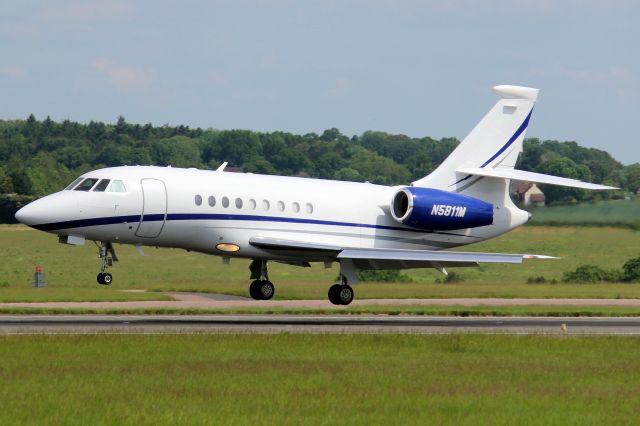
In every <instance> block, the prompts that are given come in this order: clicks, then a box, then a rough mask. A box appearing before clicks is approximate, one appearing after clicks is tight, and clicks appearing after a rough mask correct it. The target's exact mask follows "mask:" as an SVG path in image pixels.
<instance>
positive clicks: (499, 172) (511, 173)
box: [456, 167, 618, 190]
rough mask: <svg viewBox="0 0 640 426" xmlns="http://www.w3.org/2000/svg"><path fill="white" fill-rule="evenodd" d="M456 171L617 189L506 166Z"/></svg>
mask: <svg viewBox="0 0 640 426" xmlns="http://www.w3.org/2000/svg"><path fill="white" fill-rule="evenodd" d="M456 172H457V173H461V174H466V175H474V176H485V177H492V178H500V179H511V180H518V181H523V182H533V183H541V184H546V185H558V186H568V187H571V188H581V189H594V190H605V189H618V188H615V187H613V186H606V185H598V184H595V183H589V182H583V181H581V180H577V179H569V178H563V177H558V176H551V175H545V174H542V173H534V172H527V171H524V170H516V169H507V168H504V169H501V168H480V167H468V168H462V169H456Z"/></svg>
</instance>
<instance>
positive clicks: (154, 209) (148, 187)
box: [136, 179, 167, 238]
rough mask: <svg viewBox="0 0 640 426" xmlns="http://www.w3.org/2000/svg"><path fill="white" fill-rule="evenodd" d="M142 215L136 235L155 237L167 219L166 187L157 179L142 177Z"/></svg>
mask: <svg viewBox="0 0 640 426" xmlns="http://www.w3.org/2000/svg"><path fill="white" fill-rule="evenodd" d="M140 183H141V185H142V194H143V195H142V199H143V201H142V216H141V217H140V225H139V226H138V229H137V230H136V236H138V237H145V238H156V237H158V236H159V235H160V233H161V232H162V228H163V227H164V222H165V220H166V219H167V188H166V186H165V184H164V182H163V181H161V180H159V179H142V180H141V181H140Z"/></svg>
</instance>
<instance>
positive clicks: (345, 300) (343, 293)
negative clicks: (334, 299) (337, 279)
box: [338, 284, 353, 305]
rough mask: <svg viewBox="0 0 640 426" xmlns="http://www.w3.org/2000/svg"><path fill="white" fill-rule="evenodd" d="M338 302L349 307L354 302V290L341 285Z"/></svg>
mask: <svg viewBox="0 0 640 426" xmlns="http://www.w3.org/2000/svg"><path fill="white" fill-rule="evenodd" d="M338 300H339V301H340V304H341V305H348V304H349V303H351V302H352V301H353V289H352V288H351V286H349V285H346V284H345V285H341V286H340V291H339V292H338Z"/></svg>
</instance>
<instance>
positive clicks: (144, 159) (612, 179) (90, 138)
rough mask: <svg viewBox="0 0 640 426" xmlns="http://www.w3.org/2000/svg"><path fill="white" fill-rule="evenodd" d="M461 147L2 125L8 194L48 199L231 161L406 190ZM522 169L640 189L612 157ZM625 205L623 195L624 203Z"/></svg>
mask: <svg viewBox="0 0 640 426" xmlns="http://www.w3.org/2000/svg"><path fill="white" fill-rule="evenodd" d="M458 143H459V142H458V140H457V139H455V138H442V139H440V140H436V139H432V138H429V137H424V138H412V137H408V136H405V135H392V134H388V133H384V132H374V131H368V132H365V133H363V134H362V135H361V136H354V137H351V138H348V137H347V136H345V135H343V134H342V133H341V132H340V131H339V130H338V129H336V128H331V129H327V130H325V131H324V132H322V134H321V135H318V134H316V133H307V134H305V135H296V134H292V133H287V132H270V133H260V132H252V131H248V130H224V131H220V130H215V129H207V130H203V129H190V128H189V127H187V126H174V127H172V126H168V125H164V126H160V127H154V126H152V125H151V124H145V125H139V124H130V123H127V122H126V120H125V119H124V118H123V117H118V120H117V122H116V123H115V124H105V123H101V122H95V121H92V122H89V123H88V124H80V123H76V122H71V121H70V120H64V121H62V122H55V121H53V120H51V119H50V118H49V117H47V118H46V119H45V120H43V121H38V119H37V118H36V117H35V116H33V115H31V116H29V117H28V118H27V119H26V120H4V121H3V120H0V192H11V191H16V192H18V193H19V194H24V195H34V194H44V193H47V192H51V191H55V190H58V189H59V188H60V187H62V186H64V185H66V184H67V183H68V182H69V181H70V180H71V179H72V178H73V177H75V176H77V175H78V174H81V173H83V172H85V171H88V170H91V169H95V168H100V167H105V166H117V165H135V164H156V165H169V164H170V165H173V166H176V167H199V168H211V169H215V168H217V167H218V166H219V165H220V164H221V163H222V162H223V161H228V162H229V164H230V165H231V166H236V167H241V168H243V169H244V170H245V171H247V172H253V173H266V174H282V175H298V176H310V177H319V178H326V179H341V180H352V181H365V180H366V181H370V182H374V183H383V184H407V183H409V182H411V181H413V180H416V179H418V178H420V177H423V176H425V175H427V174H428V173H430V172H431V171H432V170H434V169H435V167H437V166H438V165H439V164H440V163H441V162H442V161H443V160H444V159H445V158H446V157H447V156H448V155H449V154H450V153H451V151H453V150H454V149H455V148H456V146H457V145H458ZM518 167H519V168H521V169H523V170H530V171H535V172H540V173H549V174H555V175H560V176H567V177H573V178H578V179H583V180H592V181H594V182H597V183H600V182H603V183H606V184H609V185H612V186H619V187H622V188H624V189H625V190H627V191H634V192H635V191H637V190H638V188H640V164H635V165H632V166H627V167H623V166H622V164H620V163H619V162H618V161H616V160H615V159H613V158H612V157H611V156H610V155H609V154H607V153H606V152H604V151H601V150H597V149H592V148H584V147H581V146H579V145H578V144H576V143H575V142H558V141H553V140H548V141H540V140H538V139H528V140H525V142H524V153H523V154H522V155H521V156H520V158H519V161H518ZM544 190H545V193H546V195H547V200H548V201H549V202H572V201H581V200H590V199H593V198H597V197H607V196H610V195H611V194H613V195H616V193H611V192H608V191H602V192H584V191H579V190H572V189H563V188H555V187H547V188H544ZM617 196H620V194H617Z"/></svg>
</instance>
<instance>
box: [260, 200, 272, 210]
mask: <svg viewBox="0 0 640 426" xmlns="http://www.w3.org/2000/svg"><path fill="white" fill-rule="evenodd" d="M270 208H271V204H269V200H262V210H269V209H270Z"/></svg>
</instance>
